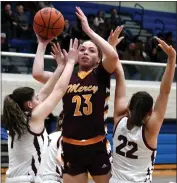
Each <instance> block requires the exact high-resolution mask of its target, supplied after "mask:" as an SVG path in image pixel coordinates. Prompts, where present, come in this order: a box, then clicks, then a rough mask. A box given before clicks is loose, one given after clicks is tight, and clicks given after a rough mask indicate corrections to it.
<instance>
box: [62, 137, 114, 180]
mask: <svg viewBox="0 0 177 183" xmlns="http://www.w3.org/2000/svg"><path fill="white" fill-rule="evenodd" d="M62 147H63V154H62V159H63V161H64V171H63V173H67V174H69V175H72V176H75V175H79V174H81V173H88V172H89V173H90V175H91V176H96V175H105V174H107V173H108V172H109V171H110V170H111V162H110V161H111V159H112V157H111V150H110V143H109V141H108V140H107V139H106V138H105V139H104V140H102V141H100V142H98V143H95V144H92V145H86V146H80V145H72V144H68V143H66V142H63V141H62Z"/></svg>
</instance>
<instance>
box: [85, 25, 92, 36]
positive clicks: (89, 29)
mask: <svg viewBox="0 0 177 183" xmlns="http://www.w3.org/2000/svg"><path fill="white" fill-rule="evenodd" d="M85 33H86V34H87V35H90V34H93V33H94V31H93V30H92V29H91V28H90V27H89V28H88V30H86V31H85Z"/></svg>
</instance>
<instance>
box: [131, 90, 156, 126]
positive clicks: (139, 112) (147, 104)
mask: <svg viewBox="0 0 177 183" xmlns="http://www.w3.org/2000/svg"><path fill="white" fill-rule="evenodd" d="M152 106H153V98H152V97H151V96H150V95H149V94H148V93H147V92H137V93H135V94H134V95H133V96H132V98H131V100H130V104H129V111H130V114H129V118H128V124H129V126H130V128H131V129H132V128H133V127H134V126H138V127H140V126H142V125H143V119H144V117H145V116H146V115H147V113H148V112H150V111H151V109H152Z"/></svg>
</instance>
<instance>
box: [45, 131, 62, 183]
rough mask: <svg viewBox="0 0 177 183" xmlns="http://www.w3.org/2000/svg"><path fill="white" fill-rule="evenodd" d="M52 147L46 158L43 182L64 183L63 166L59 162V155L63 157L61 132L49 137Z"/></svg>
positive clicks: (49, 148)
mask: <svg viewBox="0 0 177 183" xmlns="http://www.w3.org/2000/svg"><path fill="white" fill-rule="evenodd" d="M49 139H50V145H49V147H48V148H47V153H46V154H45V157H44V160H45V161H44V164H43V171H42V182H43V183H59V182H62V166H60V165H59V163H58V162H57V155H59V154H60V155H61V150H62V149H61V144H60V142H61V131H58V132H54V133H52V134H50V135H49Z"/></svg>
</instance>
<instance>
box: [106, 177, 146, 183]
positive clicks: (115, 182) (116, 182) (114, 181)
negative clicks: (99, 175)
mask: <svg viewBox="0 0 177 183" xmlns="http://www.w3.org/2000/svg"><path fill="white" fill-rule="evenodd" d="M109 183H135V182H131V181H127V180H118V179H116V178H113V177H111V178H110V180H109ZM138 183H143V182H138Z"/></svg>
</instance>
